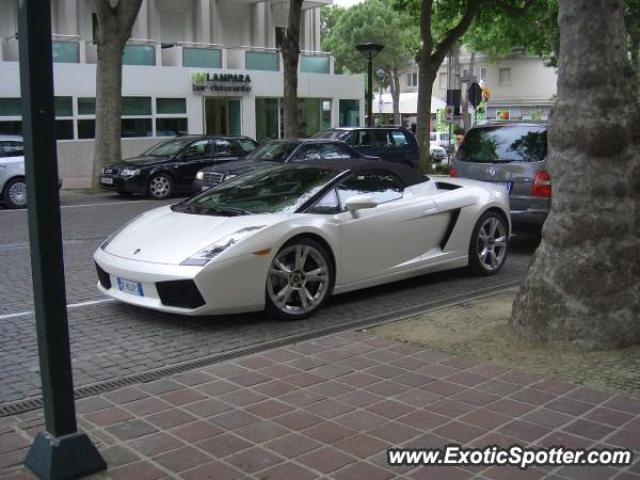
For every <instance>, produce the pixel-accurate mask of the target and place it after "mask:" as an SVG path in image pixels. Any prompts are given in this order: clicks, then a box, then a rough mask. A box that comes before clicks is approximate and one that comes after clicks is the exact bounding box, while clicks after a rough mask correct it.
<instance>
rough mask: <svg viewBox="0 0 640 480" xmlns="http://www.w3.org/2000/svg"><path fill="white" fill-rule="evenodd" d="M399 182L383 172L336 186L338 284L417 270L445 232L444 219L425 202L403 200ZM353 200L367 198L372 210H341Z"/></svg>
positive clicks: (424, 199) (421, 199)
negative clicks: (338, 245)
mask: <svg viewBox="0 0 640 480" xmlns="http://www.w3.org/2000/svg"><path fill="white" fill-rule="evenodd" d="M404 190H405V189H404V186H403V185H402V183H401V181H400V180H399V179H398V178H397V177H395V175H393V174H392V173H390V172H387V171H370V172H367V173H362V174H355V175H353V176H351V177H349V178H348V179H346V180H344V181H342V182H340V184H338V185H337V186H336V192H337V194H338V198H339V202H340V206H341V208H342V210H343V211H342V212H341V213H340V214H338V215H337V217H336V218H337V221H338V223H339V228H340V239H341V245H342V247H341V259H340V262H341V267H342V268H341V269H340V277H339V283H340V284H342V285H344V284H349V283H353V282H357V281H359V280H366V279H370V278H374V277H378V276H383V275H388V274H393V273H398V272H402V271H406V270H411V269H414V268H418V267H420V266H421V265H423V263H424V256H425V253H427V252H429V251H430V250H432V249H433V248H436V247H437V245H438V242H439V241H440V239H441V238H442V235H443V233H444V231H445V230H446V225H447V220H446V218H445V216H441V215H438V207H437V205H436V204H435V202H434V201H433V200H432V199H431V198H428V197H423V196H415V195H411V194H409V195H406V196H405V194H404ZM355 195H370V196H372V197H373V198H374V199H375V200H376V201H377V202H378V203H379V204H378V206H377V207H375V208H369V209H362V210H358V211H357V212H355V213H352V212H348V211H344V203H345V202H346V200H347V199H349V198H350V197H352V196H355Z"/></svg>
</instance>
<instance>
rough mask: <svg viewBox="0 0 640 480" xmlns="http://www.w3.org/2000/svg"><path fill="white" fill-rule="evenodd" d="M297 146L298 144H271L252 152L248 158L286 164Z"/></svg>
mask: <svg viewBox="0 0 640 480" xmlns="http://www.w3.org/2000/svg"><path fill="white" fill-rule="evenodd" d="M297 146H298V144H297V143H292V142H270V143H267V144H266V145H263V146H261V147H259V148H258V149H256V150H254V151H253V152H251V153H250V154H249V155H247V158H249V159H251V160H267V161H270V162H284V161H285V160H286V159H287V158H289V155H291V152H293V151H294V150H295V148H296V147H297Z"/></svg>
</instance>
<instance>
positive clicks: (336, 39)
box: [321, 0, 419, 72]
mask: <svg viewBox="0 0 640 480" xmlns="http://www.w3.org/2000/svg"><path fill="white" fill-rule="evenodd" d="M327 10H330V11H327ZM321 22H322V25H323V31H324V33H325V37H324V38H323V41H322V49H323V50H327V51H330V52H331V53H332V54H333V56H334V57H335V59H336V67H337V70H338V71H346V72H364V71H365V69H366V60H365V59H364V57H363V56H362V55H361V54H360V53H359V52H358V51H357V50H356V45H358V44H360V43H365V42H375V43H381V44H383V45H384V46H385V48H384V50H383V51H382V52H381V53H380V54H379V55H378V56H377V57H376V58H375V60H374V62H375V65H376V67H377V68H385V69H388V70H390V69H394V68H395V69H402V68H405V67H407V66H408V65H409V64H410V63H411V61H412V60H413V58H414V57H415V54H416V52H417V50H418V48H419V31H418V24H417V21H416V20H415V18H413V17H412V16H410V15H409V14H407V13H404V12H400V11H397V10H395V9H394V8H392V6H391V5H390V4H389V2H387V1H384V0H365V1H364V2H363V3H360V4H357V5H355V6H353V7H351V8H349V9H341V8H339V7H332V8H330V9H326V10H325V11H324V13H323V16H322V17H321Z"/></svg>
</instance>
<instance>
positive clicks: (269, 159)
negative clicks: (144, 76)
mask: <svg viewBox="0 0 640 480" xmlns="http://www.w3.org/2000/svg"><path fill="white" fill-rule="evenodd" d="M364 158H367V159H369V160H380V158H379V157H373V156H367V155H364V154H362V153H361V152H359V151H357V150H355V149H353V148H351V147H350V146H349V145H347V144H346V143H344V142H341V141H337V140H327V139H317V138H310V139H295V140H272V141H270V142H268V143H266V144H264V145H262V146H261V147H260V148H258V149H257V150H255V151H253V152H252V153H251V154H250V155H248V156H247V157H246V158H245V159H244V160H241V161H238V162H229V163H225V164H222V165H215V166H213V167H209V168H205V169H203V170H201V171H200V172H198V174H197V175H196V180H195V182H194V183H193V191H194V192H196V193H199V192H201V191H203V190H206V189H207V188H211V187H214V186H216V185H219V184H220V183H222V182H225V181H227V180H229V179H231V178H233V177H237V176H238V175H241V174H243V173H247V172H251V171H255V170H260V169H262V168H267V167H269V166H270V165H271V164H273V163H274V162H277V163H300V162H308V161H312V160H351V159H364Z"/></svg>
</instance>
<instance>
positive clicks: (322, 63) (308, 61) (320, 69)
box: [300, 55, 331, 73]
mask: <svg viewBox="0 0 640 480" xmlns="http://www.w3.org/2000/svg"><path fill="white" fill-rule="evenodd" d="M300 71H301V72H302V73H331V59H330V58H329V57H328V56H326V55H300Z"/></svg>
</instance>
